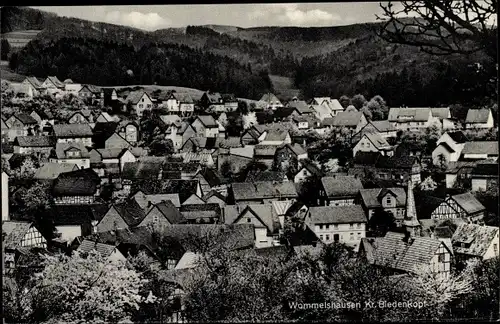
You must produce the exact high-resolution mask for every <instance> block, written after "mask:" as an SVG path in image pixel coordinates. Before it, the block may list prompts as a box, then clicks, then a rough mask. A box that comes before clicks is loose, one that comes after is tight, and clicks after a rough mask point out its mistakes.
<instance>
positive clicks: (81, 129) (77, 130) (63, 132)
mask: <svg viewBox="0 0 500 324" xmlns="http://www.w3.org/2000/svg"><path fill="white" fill-rule="evenodd" d="M53 130H54V135H55V136H56V137H58V138H72V137H92V135H93V133H92V128H90V126H89V125H88V124H56V125H54V126H53Z"/></svg>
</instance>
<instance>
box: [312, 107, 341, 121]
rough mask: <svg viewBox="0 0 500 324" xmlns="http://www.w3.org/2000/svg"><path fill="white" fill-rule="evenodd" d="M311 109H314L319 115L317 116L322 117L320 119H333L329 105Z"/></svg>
mask: <svg viewBox="0 0 500 324" xmlns="http://www.w3.org/2000/svg"><path fill="white" fill-rule="evenodd" d="M310 108H312V109H313V110H314V111H315V112H316V113H317V116H318V117H320V119H324V118H327V117H329V118H333V112H332V110H331V109H330V107H329V106H327V105H311V106H310ZM342 110H343V109H342Z"/></svg>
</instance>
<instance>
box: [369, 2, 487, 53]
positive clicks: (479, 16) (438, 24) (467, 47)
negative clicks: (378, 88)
mask: <svg viewBox="0 0 500 324" xmlns="http://www.w3.org/2000/svg"><path fill="white" fill-rule="evenodd" d="M401 5H402V7H401V8H400V9H396V8H395V5H394V4H393V3H392V2H389V3H388V4H381V5H380V7H381V8H382V10H383V14H382V16H378V17H377V18H378V19H379V20H382V21H383V22H384V24H383V26H382V27H381V29H380V30H379V32H378V35H379V36H380V37H381V38H383V39H384V40H386V41H388V42H391V43H396V44H405V45H411V46H417V47H418V48H420V49H421V50H422V51H424V52H426V53H430V54H435V55H448V54H455V53H458V54H471V53H476V52H478V51H482V52H484V53H486V54H487V55H489V56H490V57H491V58H493V59H494V60H495V61H496V58H497V48H496V47H497V45H496V44H497V35H496V34H497V26H496V19H495V18H496V15H497V1H496V0H486V1H476V0H471V1H460V2H458V1H457V2H455V1H437V0H421V1H403V2H401ZM409 16H413V17H414V18H409Z"/></svg>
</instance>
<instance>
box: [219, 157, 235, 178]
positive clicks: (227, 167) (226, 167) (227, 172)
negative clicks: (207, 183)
mask: <svg viewBox="0 0 500 324" xmlns="http://www.w3.org/2000/svg"><path fill="white" fill-rule="evenodd" d="M220 173H221V175H222V176H223V177H224V178H227V179H232V177H233V169H232V167H231V161H229V160H225V161H224V162H222V164H221V166H220Z"/></svg>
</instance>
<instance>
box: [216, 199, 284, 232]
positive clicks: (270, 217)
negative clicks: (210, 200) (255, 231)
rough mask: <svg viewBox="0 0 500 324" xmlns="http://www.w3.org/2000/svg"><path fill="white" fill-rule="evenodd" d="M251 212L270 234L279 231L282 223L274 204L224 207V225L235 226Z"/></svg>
mask: <svg viewBox="0 0 500 324" xmlns="http://www.w3.org/2000/svg"><path fill="white" fill-rule="evenodd" d="M247 211H248V212H250V213H252V214H254V216H256V217H257V219H260V221H261V222H262V223H263V225H264V226H265V227H266V228H267V230H268V232H269V233H275V232H277V231H278V230H279V228H280V227H281V226H280V223H279V219H278V215H277V214H276V212H275V210H274V208H273V205H272V204H250V205H228V206H225V207H224V223H225V224H233V223H234V222H236V221H237V220H238V218H239V217H240V216H241V215H242V214H244V213H246V212H247ZM252 226H253V225H252Z"/></svg>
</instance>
